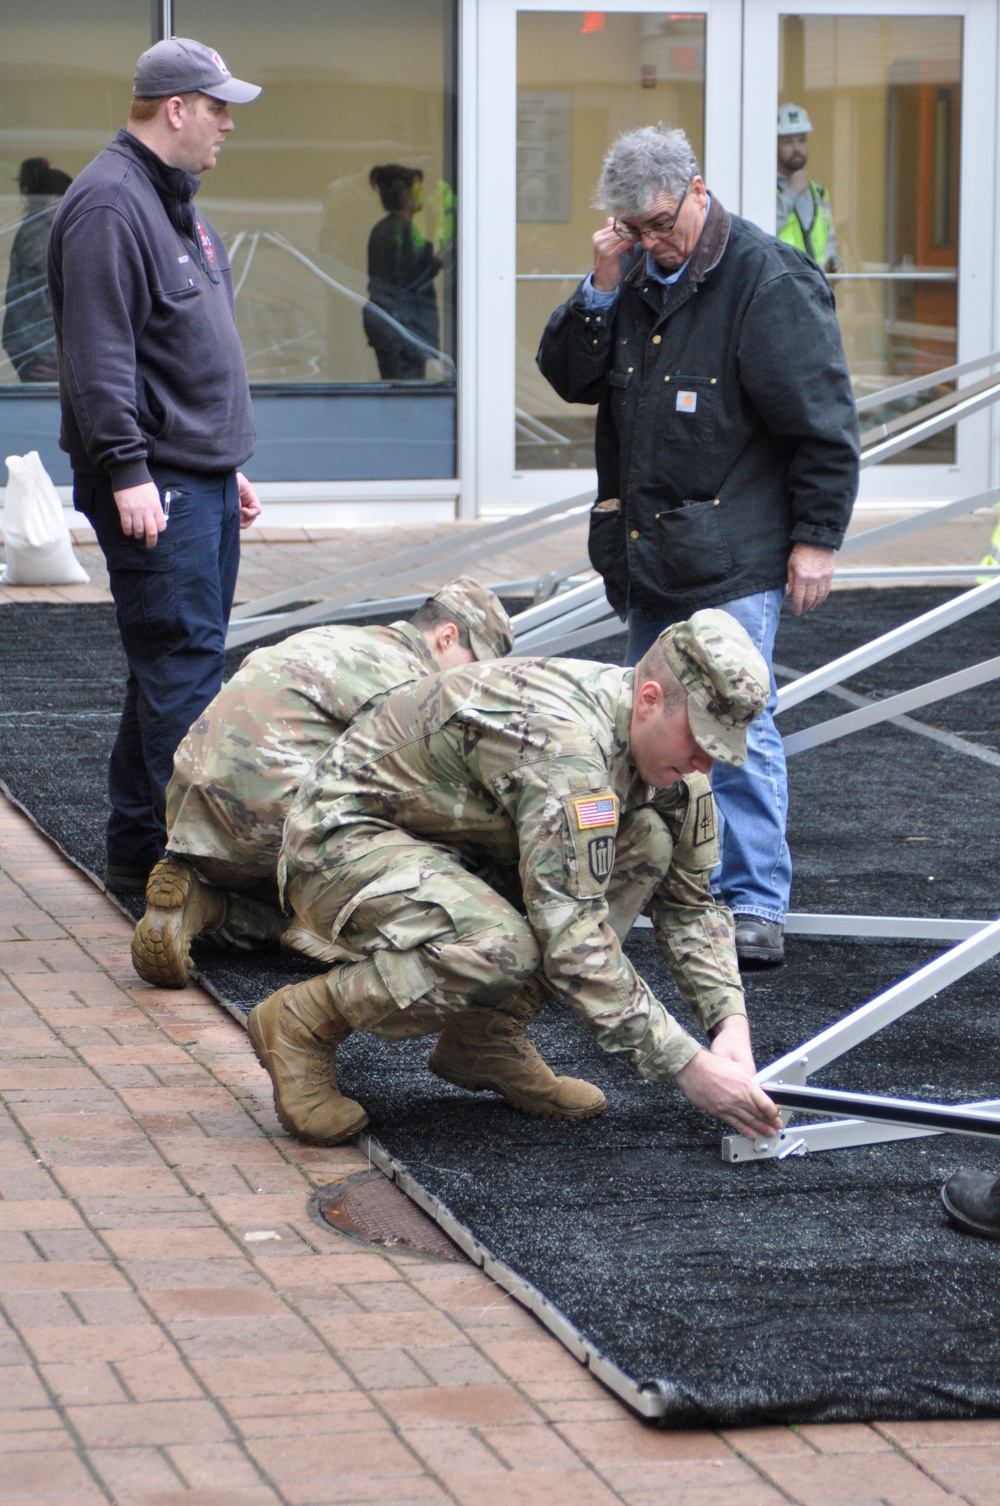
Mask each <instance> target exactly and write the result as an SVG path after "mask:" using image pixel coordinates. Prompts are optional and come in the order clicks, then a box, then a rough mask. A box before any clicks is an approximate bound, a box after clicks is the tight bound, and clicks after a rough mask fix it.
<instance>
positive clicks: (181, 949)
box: [132, 857, 226, 988]
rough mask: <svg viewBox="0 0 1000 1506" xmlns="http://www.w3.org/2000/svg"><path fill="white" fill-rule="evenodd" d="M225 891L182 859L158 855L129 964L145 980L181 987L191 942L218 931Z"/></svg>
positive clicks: (187, 974)
mask: <svg viewBox="0 0 1000 1506" xmlns="http://www.w3.org/2000/svg"><path fill="white" fill-rule="evenodd" d="M225 918H226V896H225V895H224V894H223V892H222V890H221V889H213V888H212V887H211V885H210V884H206V883H205V882H204V881H203V880H202V879H200V878H199V877H198V875H197V873H195V871H194V869H193V868H192V867H191V865H190V863H185V862H184V860H183V859H182V858H172V857H166V858H161V859H160V861H159V862H158V863H157V864H156V867H155V868H154V869H153V871H152V873H151V874H150V875H149V879H148V882H147V884H146V913H145V915H144V916H143V917H142V919H141V920H140V922H139V924H138V925H137V926H136V928H135V934H134V936H133V937H132V966H133V967H134V968H135V970H136V972H137V973H138V974H139V977H140V978H144V979H145V980H146V982H147V983H156V984H158V985H159V987H160V988H185V987H186V986H187V982H188V979H189V978H190V976H191V942H192V941H193V940H194V938H195V937H196V936H199V935H201V933H202V932H203V931H209V932H210V931H217V930H218V929H219V927H220V926H221V925H222V924H223V922H224V920H225Z"/></svg>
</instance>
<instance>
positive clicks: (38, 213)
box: [2, 157, 73, 382]
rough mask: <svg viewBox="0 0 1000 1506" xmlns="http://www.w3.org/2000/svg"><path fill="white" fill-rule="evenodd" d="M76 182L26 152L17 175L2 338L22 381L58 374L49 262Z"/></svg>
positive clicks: (44, 379)
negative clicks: (56, 226) (59, 210)
mask: <svg viewBox="0 0 1000 1506" xmlns="http://www.w3.org/2000/svg"><path fill="white" fill-rule="evenodd" d="M72 181H73V179H72V178H71V177H70V175H69V173H64V172H61V171H60V169H59V168H57V167H50V165H49V161H48V158H46V157H26V158H25V159H24V161H23V162H22V163H21V170H20V172H19V173H18V175H17V186H18V188H20V190H21V193H22V194H23V195H24V218H23V219H22V220H21V223H20V225H19V226H18V228H17V230H16V231H15V233H14V240H13V243H12V245H11V248H10V267H9V269H8V272H7V291H6V295H5V299H4V311H3V335H2V341H3V348H4V350H5V351H6V353H7V356H8V358H9V359H10V363H11V365H12V366H13V368H14V370H15V371H16V372H17V374H18V376H19V377H20V379H21V381H22V382H54V381H55V380H56V378H57V377H58V375H59V372H58V369H57V367H56V332H55V327H54V326H53V323H52V305H51V303H50V302H49V288H48V280H47V276H46V262H47V254H48V248H49V232H50V230H51V229H52V220H53V217H54V215H55V212H56V207H57V206H58V203H59V200H60V199H61V198H62V196H63V194H64V193H65V192H66V190H67V188H68V187H69V186H70V184H71V183H72Z"/></svg>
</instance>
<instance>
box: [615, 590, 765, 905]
mask: <svg viewBox="0 0 1000 1506" xmlns="http://www.w3.org/2000/svg"><path fill="white" fill-rule="evenodd" d="M783 597H784V592H783V591H782V590H780V589H779V590H774V591H762V592H761V593H760V594H759V595H757V596H741V597H739V598H737V600H735V601H725V602H722V604H721V606H722V610H723V611H724V612H729V613H730V615H731V616H733V617H735V618H736V620H737V622H739V623H741V624H742V626H743V627H744V628H746V630H747V632H748V634H749V635H750V639H751V641H752V642H753V645H754V647H755V648H756V649H758V650H759V652H760V653H761V654H762V655H763V656H764V660H765V662H766V664H767V667H768V669H770V668H771V659H772V656H773V654H774V636H775V633H776V632H777V630H778V614H779V612H780V611H781V602H782V599H783ZM672 621H677V619H676V618H670V619H668V620H666V621H663V622H651V621H648V620H647V619H646V618H644V617H643V616H642V614H641V612H639V611H637V610H636V609H635V608H633V609H632V611H630V612H629V617H628V650H627V653H626V657H625V662H626V664H629V665H634V664H636V663H638V661H639V660H640V659H641V658H642V656H643V654H644V653H645V652H646V650H647V648H649V646H650V644H651V643H652V642H653V641H654V639H655V638H657V637H658V636H659V634H660V633H662V631H663V629H664V628H665V627H669V626H670V623H671V622H672ZM777 700H778V689H777V686H776V685H775V682H774V673H773V671H772V673H771V698H770V700H769V701H768V703H767V709H766V710H765V711H764V712H763V713H762V714H761V715H760V716H759V717H758V718H757V720H756V721H755V722H752V723H751V725H750V727H749V729H748V731H747V761H746V763H745V764H744V765H743V766H742V768H739V769H734V768H732V767H731V766H730V765H728V764H724V763H717V764H716V765H715V768H714V769H713V771H712V789H713V791H714V793H715V799H716V804H717V805H718V808H719V817H720V823H719V824H720V829H721V837H722V861H721V863H720V865H719V867H718V868H717V869H716V870H715V873H714V874H713V875H712V887H713V888H714V889H716V890H717V891H718V893H719V894H720V895H721V896H722V899H723V900H724V901H725V903H726V904H727V905H728V906H729V908H730V909H731V910H733V911H734V912H735V913H736V914H737V915H758V916H760V917H761V918H762V919H764V920H776V921H782V922H783V921H784V919H785V915H786V914H787V912H788V898H789V892H790V890H791V886H792V857H791V853H790V852H789V850H788V843H787V842H786V840H785V822H786V820H787V816H788V778H787V775H786V772H785V750H784V746H783V744H782V741H781V735H780V733H779V732H778V729H777V727H776V726H775V725H774V708H775V706H776V705H777Z"/></svg>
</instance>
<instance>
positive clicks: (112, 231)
mask: <svg viewBox="0 0 1000 1506" xmlns="http://www.w3.org/2000/svg"><path fill="white" fill-rule="evenodd" d="M259 93H260V89H259V87H258V86H257V85H256V84H248V83H245V82H244V81H243V80H241V79H237V78H234V77H233V75H232V74H231V73H230V71H229V68H228V67H227V66H226V64H225V63H224V62H223V60H222V58H221V57H220V56H219V54H218V53H217V52H213V51H212V49H211V48H210V47H206V46H204V45H203V44H202V43H201V42H194V41H191V40H190V39H188V38H186V37H174V38H170V39H169V40H167V41H164V42H157V44H156V46H155V47H151V48H150V49H149V50H148V52H144V53H143V55H142V57H141V58H140V59H139V61H138V64H137V65H136V70H135V97H134V99H133V101H132V109H131V113H130V115H129V119H128V125H127V127H126V128H125V129H124V130H121V131H119V132H118V134H117V136H116V137H115V139H114V140H113V141H112V142H111V143H110V145H109V146H108V147H106V148H105V150H104V151H103V152H101V153H100V155H99V156H98V157H96V158H95V159H94V161H93V162H91V163H90V164H89V165H88V166H87V167H85V168H84V170H83V172H81V173H80V175H79V177H78V178H77V179H76V181H75V183H73V185H72V188H71V189H70V191H69V192H68V193H67V194H66V196H65V197H64V198H63V200H62V203H61V204H60V207H59V211H58V213H57V214H56V216H55V220H54V222H53V226H52V233H51V236H50V239H49V283H50V288H51V296H52V310H53V321H54V324H55V332H56V352H57V357H58V364H59V399H60V405H61V408H62V435H61V439H60V443H61V445H62V448H63V449H64V450H67V451H68V452H69V456H70V461H71V463H72V466H73V474H74V485H73V501H74V505H75V507H76V508H77V509H78V510H79V511H80V512H82V513H85V514H86V516H87V517H88V519H89V520H90V522H91V523H92V524H93V527H94V530H95V532H96V533H97V538H98V542H99V543H100V545H101V548H102V549H103V551H104V555H105V558H106V559H107V562H108V571H109V575H110V584H111V591H112V594H113V596H114V599H115V605H116V607H117V609H118V625H119V631H120V633H121V638H122V644H123V647H124V649H125V653H126V655H127V658H128V665H129V671H130V673H129V679H128V684H127V687H126V693H125V705H124V709H123V712H122V719H121V723H120V726H119V729H118V736H117V740H116V742H115V747H114V750H113V752H112V756H111V768H110V777H109V793H110V797H111V818H110V820H109V823H108V837H107V867H106V882H107V885H108V888H109V889H114V890H116V891H119V892H122V891H125V892H138V893H142V892H143V890H144V889H145V886H146V879H147V878H148V876H149V873H150V870H151V869H152V867H153V866H154V864H155V863H156V862H157V860H158V859H159V858H160V857H162V855H163V850H164V844H165V840H166V825H165V819H164V810H165V792H166V786H167V781H168V779H169V778H170V774H171V769H172V765H173V756H174V751H175V749H176V747H177V745H178V743H179V742H180V741H181V739H182V738H183V736H184V734H185V733H186V732H187V730H188V728H189V726H190V725H191V723H192V722H194V721H195V720H196V719H197V717H198V716H200V714H201V712H202V711H203V710H204V708H205V706H206V705H207V704H208V702H209V701H211V699H212V698H213V696H214V695H215V694H216V692H217V691H218V690H219V688H220V687H221V685H222V673H223V666H224V659H223V654H224V648H225V636H226V625H227V623H228V620H229V609H230V607H231V605H232V598H233V589H234V587H235V584H236V571H237V566H238V563H239V535H240V529H241V528H246V527H248V526H249V524H250V523H252V522H253V520H254V518H255V517H256V516H257V514H258V513H259V512H260V503H259V501H258V499H257V496H256V494H255V492H254V489H253V487H252V486H251V484H250V482H249V481H248V480H247V479H246V477H245V476H244V475H243V474H242V471H241V470H240V467H242V466H243V465H244V464H245V463H246V461H247V460H248V459H249V458H250V456H251V455H252V454H253V450H254V437H255V436H254V422H253V410H252V407H251V403H250V386H249V382H248V380H247V370H246V362H245V361H244V358H243V349H242V346H241V345H240V337H239V334H238V332H237V327H236V311H235V307H234V302H233V288H232V277H231V274H230V269H229V262H228V259H227V257H226V250H225V246H224V245H223V242H222V237H221V235H220V234H219V233H218V231H217V230H215V229H214V227H213V226H212V225H210V224H209V222H208V220H207V219H206V218H205V216H204V215H203V214H201V213H200V212H198V211H197V210H196V208H195V202H194V196H195V193H196V192H197V190H198V187H199V181H198V175H199V174H201V173H204V172H207V171H209V169H211V168H213V167H214V166H215V163H216V159H217V158H218V155H219V152H220V150H221V148H222V145H223V143H224V141H225V139H226V137H227V136H228V134H229V133H230V132H231V131H232V130H233V129H234V122H233V117H232V115H231V114H230V105H234V106H235V105H238V104H246V103H248V102H249V101H250V100H252V99H255V98H256V97H257V95H258V94H259Z"/></svg>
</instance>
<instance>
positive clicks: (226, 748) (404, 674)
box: [167, 622, 437, 896]
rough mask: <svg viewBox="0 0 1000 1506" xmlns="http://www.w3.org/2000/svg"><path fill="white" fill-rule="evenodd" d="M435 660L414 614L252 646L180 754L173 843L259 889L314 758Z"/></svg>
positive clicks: (223, 882)
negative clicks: (406, 619) (409, 618)
mask: <svg viewBox="0 0 1000 1506" xmlns="http://www.w3.org/2000/svg"><path fill="white" fill-rule="evenodd" d="M435 669H437V663H436V661H435V659H434V656H433V655H432V653H431V651H430V648H429V647H428V645H427V642H426V640H425V639H424V637H423V635H422V634H421V633H420V632H419V630H418V629H417V628H415V627H412V626H411V625H410V623H408V622H394V623H392V625H391V626H389V627H360V628H359V627H336V626H334V627H320V628H309V629H307V630H306V631H305V632H302V633H296V634H295V635H294V636H293V637H291V638H286V639H285V640H284V641H283V642H282V643H278V644H276V645H274V646H273V647H271V648H260V649H257V650H256V651H255V652H254V653H252V654H250V655H248V657H247V658H246V659H244V661H243V663H242V665H241V666H240V668H239V670H238V671H237V673H236V674H235V675H234V676H233V678H232V679H231V680H230V681H229V682H228V684H226V685H224V686H223V688H222V690H221V691H220V692H219V694H218V695H217V696H216V697H215V699H214V700H213V701H212V702H211V703H210V704H209V705H208V706H207V707H206V708H205V710H204V711H203V712H202V714H201V716H200V717H199V718H198V720H197V721H196V722H195V723H194V725H193V726H192V727H191V730H190V731H189V732H188V734H187V736H186V737H185V739H184V741H183V742H182V743H181V745H180V747H179V748H178V750H177V753H176V754H175V756H174V773H173V777H172V779H171V780H170V783H169V785H168V786H167V831H168V833H169V835H168V847H169V850H170V852H172V853H176V854H178V855H179V856H182V857H185V858H187V859H188V860H189V861H190V862H192V863H193V864H194V866H195V867H196V868H197V869H198V870H199V871H200V872H201V873H202V876H203V877H204V878H207V879H208V880H209V881H210V882H212V883H215V884H218V885H219V886H220V887H223V888H229V889H237V890H241V889H244V890H248V891H250V892H259V893H261V895H262V896H263V893H264V889H265V888H266V881H268V880H270V881H271V882H272V883H273V880H274V877H275V872H276V869H277V863H278V853H279V851H280V849H281V829H282V826H283V825H284V821H285V817H286V815H287V814H288V809H289V806H290V805H291V803H292V799H293V797H294V795H295V792H296V790H297V789H298V787H299V785H300V784H301V782H302V780H303V779H304V777H305V775H306V774H307V773H308V771H309V769H310V767H311V765H312V763H313V760H314V759H315V758H316V757H317V756H318V755H319V754H320V753H321V752H322V751H323V749H324V748H326V747H328V746H329V744H330V743H331V742H332V741H333V739H334V738H336V737H339V736H340V734H341V733H342V732H343V731H345V730H346V728H347V727H348V726H349V725H350V723H351V722H352V721H353V720H354V718H355V717H357V716H360V715H362V714H363V712H364V711H365V710H367V709H368V707H369V706H370V705H371V704H373V703H374V702H375V701H376V700H378V698H379V697H381V696H385V695H388V694H389V693H390V691H392V690H394V689H396V688H397V687H398V686H400V685H406V684H408V683H409V682H410V681H412V680H417V679H421V678H422V677H423V676H424V675H426V674H429V673H430V672H431V671H432V670H435ZM255 880H257V881H265V885H264V886H263V887H262V886H261V885H260V883H257V884H255V882H254V881H255Z"/></svg>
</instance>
